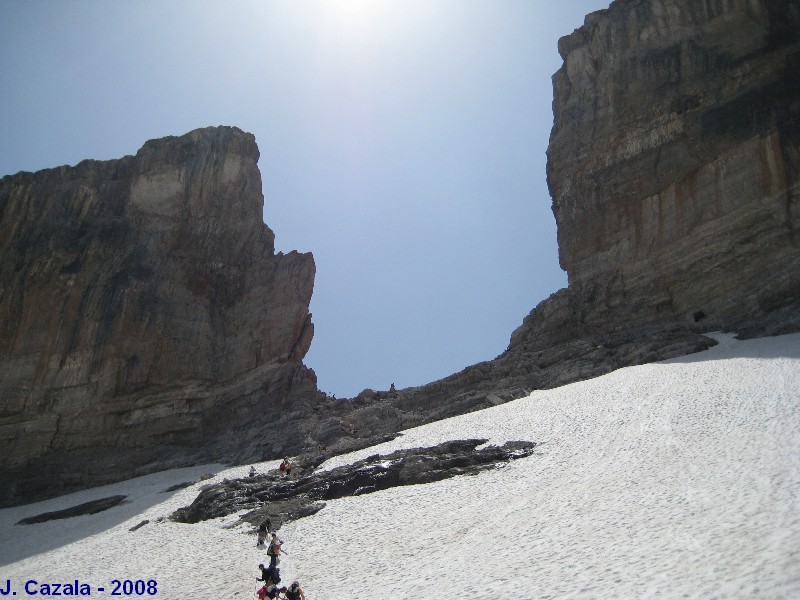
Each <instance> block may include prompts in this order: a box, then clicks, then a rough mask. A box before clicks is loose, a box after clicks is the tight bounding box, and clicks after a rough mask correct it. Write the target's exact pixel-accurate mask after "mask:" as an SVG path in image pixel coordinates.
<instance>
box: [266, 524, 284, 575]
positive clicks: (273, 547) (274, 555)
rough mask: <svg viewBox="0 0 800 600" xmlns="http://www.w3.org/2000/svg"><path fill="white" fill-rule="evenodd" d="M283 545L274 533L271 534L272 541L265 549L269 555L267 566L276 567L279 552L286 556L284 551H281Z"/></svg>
mask: <svg viewBox="0 0 800 600" xmlns="http://www.w3.org/2000/svg"><path fill="white" fill-rule="evenodd" d="M282 545H283V540H282V539H279V538H278V534H277V533H275V532H274V531H273V532H272V539H271V540H270V542H269V548H267V554H269V566H270V567H276V566H278V561H279V555H280V553H281V552H283V553H284V554H286V552H285V551H284V550H282V549H281V546H282Z"/></svg>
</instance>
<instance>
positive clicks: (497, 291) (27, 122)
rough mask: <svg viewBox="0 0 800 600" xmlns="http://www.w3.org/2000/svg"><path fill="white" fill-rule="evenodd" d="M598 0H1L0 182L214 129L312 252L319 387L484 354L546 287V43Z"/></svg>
mask: <svg viewBox="0 0 800 600" xmlns="http://www.w3.org/2000/svg"><path fill="white" fill-rule="evenodd" d="M608 4H609V2H608V0H567V1H565V2H552V1H551V0H338V1H337V0H317V1H315V2H314V1H310V0H228V1H226V2H210V1H203V0H170V1H168V2H166V1H164V0H137V1H135V2H134V1H133V0H118V1H108V0H92V1H88V0H74V1H71V2H63V1H62V0H3V3H2V17H3V18H2V19H0V46H1V49H2V51H0V77H2V86H0V176H2V175H7V174H12V173H16V172H18V171H21V170H25V171H35V170H38V169H42V168H47V167H54V166H58V165H62V164H70V165H72V164H76V163H78V162H80V161H81V160H83V159H86V158H94V159H98V160H106V159H113V158H119V157H121V156H124V155H126V154H133V153H135V152H136V151H137V150H138V149H139V148H140V147H141V145H142V144H143V143H144V142H145V141H146V140H148V139H152V138H158V137H164V136H167V135H181V134H183V133H186V132H188V131H191V130H192V129H196V128H198V127H205V126H209V125H235V126H237V127H239V128H241V129H244V130H245V131H250V132H252V133H253V134H255V136H256V141H257V142H258V146H259V149H260V151H261V160H260V162H259V167H260V169H261V174H262V181H263V191H264V196H265V205H264V220H265V222H266V223H267V224H268V225H269V226H270V228H271V229H272V230H273V231H274V232H275V236H276V249H277V250H282V251H284V252H288V251H290V250H299V251H302V252H312V253H313V254H314V258H315V261H316V264H317V277H316V282H315V289H314V297H313V299H312V303H311V311H312V313H313V320H314V323H315V336H314V341H313V343H312V346H311V350H310V352H309V354H308V355H307V357H306V360H305V363H306V364H307V365H308V366H309V367H311V368H313V369H314V371H315V372H316V373H317V377H318V379H319V386H320V389H322V390H323V391H326V392H328V393H331V394H336V396H337V397H347V396H354V395H355V394H357V393H358V392H360V391H361V390H362V389H364V388H368V387H369V388H373V389H388V387H389V385H390V384H391V383H395V384H396V385H397V387H399V388H402V387H408V386H414V385H422V384H425V383H429V382H431V381H434V380H436V379H439V378H441V377H445V376H447V375H449V374H451V373H454V372H457V371H460V370H461V369H463V368H464V367H466V366H469V365H471V364H474V363H476V362H480V361H483V360H488V359H491V358H494V357H495V356H497V355H498V354H500V353H501V352H502V351H503V350H504V349H505V348H506V346H507V345H508V341H509V338H510V335H511V332H512V331H513V330H514V329H515V328H516V327H517V326H518V325H519V324H520V323H521V322H522V319H523V318H524V317H525V316H526V315H527V314H528V312H530V310H531V309H532V308H533V307H534V306H535V305H536V304H538V303H539V302H540V301H541V300H543V299H544V298H546V297H547V296H549V295H550V294H551V293H553V292H555V291H556V290H557V289H559V288H561V287H564V286H565V285H566V275H565V274H564V273H563V271H561V269H560V268H559V266H558V254H557V246H556V235H555V233H556V228H555V221H554V219H553V215H552V212H551V210H550V204H551V200H550V197H549V194H548V192H547V186H546V181H545V161H546V156H545V150H546V148H547V141H548V137H549V134H550V128H551V126H552V122H553V115H552V108H551V103H552V85H551V80H550V78H551V76H552V74H553V73H555V71H556V70H557V69H558V68H559V67H560V66H561V58H560V57H559V55H558V51H557V41H558V38H559V37H561V36H562V35H566V34H568V33H570V32H572V31H573V30H574V29H575V28H577V27H579V26H580V25H581V24H582V23H583V17H584V15H586V14H588V13H590V12H593V11H595V10H599V9H601V8H607V6H608Z"/></svg>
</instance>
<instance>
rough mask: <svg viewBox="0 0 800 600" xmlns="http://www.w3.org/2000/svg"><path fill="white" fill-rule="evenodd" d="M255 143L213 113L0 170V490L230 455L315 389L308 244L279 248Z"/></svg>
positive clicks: (41, 487) (54, 488)
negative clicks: (39, 166) (175, 130)
mask: <svg viewBox="0 0 800 600" xmlns="http://www.w3.org/2000/svg"><path fill="white" fill-rule="evenodd" d="M258 157H259V152H258V148H257V147H256V143H255V139H254V138H253V136H252V135H251V134H247V133H244V132H242V131H240V130H238V129H235V128H230V127H219V128H208V129H199V130H196V131H193V132H191V133H189V134H187V135H184V136H181V137H171V138H165V139H160V140H153V141H150V142H147V143H146V144H145V145H144V146H143V147H142V149H141V150H139V152H138V153H137V154H136V155H135V156H127V157H125V158H122V159H119V160H112V161H102V162H100V161H92V160H87V161H84V162H82V163H80V164H78V165H77V166H75V167H60V168H56V169H48V170H44V171H40V172H38V173H19V174H17V175H13V176H7V177H3V178H2V179H1V180H0V398H1V400H0V503H9V502H14V501H17V500H19V499H24V498H27V497H41V496H47V495H54V494H57V493H60V492H64V491H66V490H69V489H74V488H77V487H85V486H87V485H96V484H99V483H104V482H108V481H114V480H117V479H120V478H123V477H125V478H126V477H130V476H132V475H136V474H142V473H145V472H150V471H153V470H157V469H161V468H166V467H170V466H175V465H179V464H188V463H190V462H194V461H196V460H200V459H206V460H209V459H219V458H224V456H225V454H224V453H222V452H221V449H222V448H224V447H225V446H226V445H227V444H229V442H230V436H231V435H233V434H234V432H235V431H236V429H237V428H240V427H245V426H247V425H249V424H250V423H251V422H252V421H253V419H254V415H259V414H265V413H269V412H277V411H279V410H280V409H281V407H282V406H283V405H284V404H286V403H289V402H290V398H293V395H294V396H299V397H303V398H312V399H313V398H314V396H315V394H316V381H315V378H314V376H313V373H311V372H310V371H308V370H307V369H305V367H304V366H303V365H302V358H303V356H304V355H305V353H306V351H307V350H308V347H309V345H310V343H311V337H312V335H313V325H312V324H311V320H310V315H309V312H308V305H309V301H310V298H311V293H312V290H313V284H314V261H313V258H312V256H311V255H310V254H299V253H296V252H293V253H290V254H286V255H283V254H280V253H279V254H276V253H275V252H274V244H273V240H274V235H273V233H272V231H271V230H270V229H269V228H268V227H267V226H266V225H264V223H263V217H262V210H263V196H262V193H261V177H260V173H259V170H258V167H257V164H256V162H257V160H258ZM292 401H294V400H292Z"/></svg>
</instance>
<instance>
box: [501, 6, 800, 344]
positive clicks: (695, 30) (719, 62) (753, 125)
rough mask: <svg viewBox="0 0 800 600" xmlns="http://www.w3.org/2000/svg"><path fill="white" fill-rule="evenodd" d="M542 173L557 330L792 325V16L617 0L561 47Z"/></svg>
mask: <svg viewBox="0 0 800 600" xmlns="http://www.w3.org/2000/svg"><path fill="white" fill-rule="evenodd" d="M559 51H560V53H561V55H562V57H563V58H564V66H563V67H562V68H561V70H559V71H558V73H556V75H555V76H554V77H553V87H554V100H553V109H554V113H555V123H554V126H553V130H552V133H551V137H550V146H549V148H548V162H547V175H548V184H549V187H550V191H551V195H552V197H553V212H554V214H555V217H556V222H557V224H558V243H559V257H560V261H561V266H562V267H563V268H564V269H565V270H566V271H567V273H568V275H569V289H568V291H567V292H565V293H562V294H560V295H558V297H557V298H554V299H552V300H551V301H550V302H548V303H547V304H546V305H545V306H543V307H540V308H539V309H537V311H536V312H535V313H534V314H533V315H532V316H531V317H530V318H529V319H528V321H527V322H526V324H525V326H524V327H523V328H521V329H520V330H519V331H518V332H516V333H515V336H514V339H513V344H514V345H516V344H520V343H523V342H524V341H528V342H530V341H532V340H533V339H534V338H536V337H537V336H539V335H542V334H543V333H549V332H552V330H553V329H554V327H558V328H560V327H563V326H565V325H566V324H567V321H569V322H572V323H578V324H580V325H581V326H583V327H591V328H598V327H599V328H602V329H604V330H609V329H619V328H628V329H629V328H631V327H634V326H641V325H646V326H650V325H653V324H670V325H672V324H675V325H686V326H687V327H689V328H691V329H693V330H695V331H709V330H714V329H725V330H729V331H737V332H742V333H745V334H749V335H754V334H761V333H779V332H782V331H788V330H794V329H796V328H797V327H798V325H800V252H799V251H798V248H799V244H800V239H798V232H797V227H798V202H800V195H799V193H800V184H799V183H798V173H799V172H800V77H798V73H800V5H798V3H797V2H791V1H789V0H758V1H755V0H724V1H722V0H715V1H702V2H701V1H698V0H635V1H634V0H625V1H622V0H618V1H617V2H614V3H613V4H612V5H611V7H610V8H609V9H608V10H606V11H601V12H598V13H595V14H592V15H589V17H587V19H586V23H585V25H584V26H583V27H582V28H580V29H578V30H577V31H575V32H574V33H573V34H572V35H570V36H567V37H565V38H562V39H561V40H560V43H559Z"/></svg>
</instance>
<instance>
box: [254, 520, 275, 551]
mask: <svg viewBox="0 0 800 600" xmlns="http://www.w3.org/2000/svg"><path fill="white" fill-rule="evenodd" d="M271 528H272V523H270V522H269V519H265V520H264V522H263V523H261V525H259V526H258V542H256V546H257V547H258V546H263V545H264V544H266V543H267V533H268V532H269V530H270V529H271Z"/></svg>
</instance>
